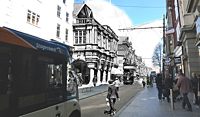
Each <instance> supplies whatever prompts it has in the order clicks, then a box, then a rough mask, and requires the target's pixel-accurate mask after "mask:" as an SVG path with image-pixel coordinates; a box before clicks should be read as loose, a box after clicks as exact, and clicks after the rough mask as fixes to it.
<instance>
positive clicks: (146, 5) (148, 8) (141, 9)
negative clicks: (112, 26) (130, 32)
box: [75, 0, 166, 25]
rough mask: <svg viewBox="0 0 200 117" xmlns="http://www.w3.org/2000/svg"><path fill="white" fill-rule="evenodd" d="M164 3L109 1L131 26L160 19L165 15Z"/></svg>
mask: <svg viewBox="0 0 200 117" xmlns="http://www.w3.org/2000/svg"><path fill="white" fill-rule="evenodd" d="M83 1H84V0H75V3H82V2H83ZM107 1H109V0H107ZM165 2H166V0H111V3H112V4H113V5H115V6H117V7H119V8H120V9H122V10H123V11H125V12H126V14H127V15H128V16H129V18H130V19H131V20H132V22H133V25H141V24H145V23H149V22H153V21H155V20H159V19H162V18H163V15H164V14H165V13H166V11H165V6H166V5H165Z"/></svg>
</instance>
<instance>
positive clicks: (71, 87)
mask: <svg viewBox="0 0 200 117" xmlns="http://www.w3.org/2000/svg"><path fill="white" fill-rule="evenodd" d="M76 77H77V76H76V74H75V73H74V72H73V71H69V76H68V79H67V98H68V99H73V98H76V96H77V94H76V93H77V92H78V91H77V82H76V81H77V80H76V79H77V78H76Z"/></svg>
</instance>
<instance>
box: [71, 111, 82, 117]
mask: <svg viewBox="0 0 200 117" xmlns="http://www.w3.org/2000/svg"><path fill="white" fill-rule="evenodd" d="M69 117H81V112H80V111H79V110H75V111H73V112H72V113H71V115H70V116H69Z"/></svg>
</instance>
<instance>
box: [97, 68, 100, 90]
mask: <svg viewBox="0 0 200 117" xmlns="http://www.w3.org/2000/svg"><path fill="white" fill-rule="evenodd" d="M100 77H101V70H100V69H98V71H97V86H99V85H100V84H101V81H100Z"/></svg>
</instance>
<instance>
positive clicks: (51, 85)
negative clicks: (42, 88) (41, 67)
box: [48, 64, 63, 101]
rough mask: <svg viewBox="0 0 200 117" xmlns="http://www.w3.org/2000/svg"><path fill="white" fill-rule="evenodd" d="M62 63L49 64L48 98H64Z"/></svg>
mask: <svg viewBox="0 0 200 117" xmlns="http://www.w3.org/2000/svg"><path fill="white" fill-rule="evenodd" d="M62 86H63V83H62V64H58V65H55V64H48V90H49V91H48V99H49V100H58V101H59V100H61V99H63V92H62V91H63V90H62Z"/></svg>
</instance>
